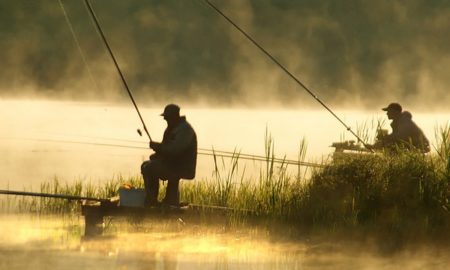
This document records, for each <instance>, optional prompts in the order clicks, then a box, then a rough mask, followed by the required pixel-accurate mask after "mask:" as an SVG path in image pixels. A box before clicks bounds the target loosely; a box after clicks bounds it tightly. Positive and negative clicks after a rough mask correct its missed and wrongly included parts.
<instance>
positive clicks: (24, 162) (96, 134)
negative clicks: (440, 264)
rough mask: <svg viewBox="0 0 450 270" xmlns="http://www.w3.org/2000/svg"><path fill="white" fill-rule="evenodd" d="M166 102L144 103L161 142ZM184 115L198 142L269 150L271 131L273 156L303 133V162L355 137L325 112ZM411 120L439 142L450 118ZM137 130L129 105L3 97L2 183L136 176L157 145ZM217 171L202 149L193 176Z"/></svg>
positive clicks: (366, 116) (190, 110)
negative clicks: (438, 135)
mask: <svg viewBox="0 0 450 270" xmlns="http://www.w3.org/2000/svg"><path fill="white" fill-rule="evenodd" d="M163 106H164V105H160V106H155V107H150V108H146V107H143V108H141V109H142V114H143V116H144V119H145V120H146V123H147V125H148V129H149V132H150V134H151V136H152V138H153V139H154V140H156V141H160V140H161V139H162V134H163V131H164V129H165V127H166V123H165V121H164V120H163V119H162V117H161V116H159V114H160V113H161V111H162V109H163ZM181 113H182V114H184V115H186V117H187V119H188V121H189V122H190V123H191V124H192V125H193V126H194V128H195V130H196V132H197V136H198V141H199V147H200V148H208V149H212V148H214V149H215V150H225V151H236V152H240V153H246V154H257V155H261V156H264V155H265V146H264V145H265V138H266V131H267V133H268V134H269V135H270V136H271V137H272V139H273V140H274V148H275V154H276V157H279V158H284V157H286V158H287V159H291V160H298V154H299V148H300V141H301V140H302V139H303V138H304V139H305V140H306V142H307V152H306V158H305V159H306V161H310V162H321V161H322V160H323V159H327V158H329V154H330V153H332V151H333V150H334V148H331V147H330V145H331V143H332V142H336V141H342V140H355V138H353V137H352V135H351V134H350V133H348V132H346V131H345V128H343V127H342V126H341V125H340V124H339V123H338V122H337V121H336V120H335V119H334V118H333V117H332V116H331V115H330V114H328V113H327V112H324V111H309V110H306V111H304V110H297V111H296V110H262V109H254V110H244V109H215V108H197V107H190V106H189V105H187V106H182V110H181ZM337 113H338V115H339V116H340V117H342V119H343V120H344V121H345V122H346V123H347V124H348V125H350V126H351V127H352V129H353V130H355V131H357V130H359V129H367V130H368V131H371V132H372V133H374V132H375V129H376V126H377V121H378V120H380V121H383V120H386V119H385V118H386V117H385V115H384V113H383V112H382V111H381V110H379V109H377V110H376V111H372V112H370V111H367V112H364V111H337ZM413 119H414V120H415V121H416V122H417V123H418V124H419V125H420V126H421V127H422V128H423V130H424V132H425V134H426V135H427V137H428V138H429V139H430V141H431V142H432V143H434V141H435V140H434V131H435V129H436V127H437V126H439V125H444V124H446V123H447V120H448V119H449V115H447V114H414V112H413ZM137 128H141V129H142V127H141V123H140V122H139V118H138V117H137V114H136V112H135V111H134V110H133V108H132V107H131V106H117V105H114V104H108V103H81V102H78V103H77V102H56V101H50V102H49V101H43V100H41V101H32V100H28V101H24V100H3V101H0V129H1V134H0V149H1V152H2V162H1V163H0V168H1V171H2V179H0V186H1V188H6V187H9V188H11V189H22V188H24V187H25V188H31V187H35V188H36V187H38V186H39V184H40V183H43V182H48V181H51V180H52V179H53V178H55V177H56V178H58V179H59V180H62V181H63V182H64V181H66V182H71V181H75V180H81V181H82V182H92V183H94V184H95V183H100V182H104V181H106V180H109V179H111V178H112V177H118V176H119V175H122V176H124V177H127V176H138V175H140V169H139V168H140V164H141V163H142V161H144V160H146V159H148V156H149V155H150V154H151V153H152V151H151V150H150V149H148V139H147V138H145V137H139V135H138V133H137V132H136V130H137ZM385 128H388V125H387V124H386V125H385ZM369 135H370V136H371V137H372V138H373V136H374V134H369ZM144 136H145V135H144ZM130 147H131V148H130ZM133 147H134V148H133ZM224 162H225V163H224V164H225V167H226V166H227V164H229V162H230V160H229V159H226V158H225V159H224ZM220 163H221V162H220ZM240 164H241V165H240V166H241V169H244V168H245V171H246V176H247V177H248V178H252V177H253V178H255V177H256V176H257V175H258V174H259V170H260V167H261V163H260V162H256V161H250V162H249V161H247V162H244V161H243V160H242V161H241V162H240ZM291 167H292V166H291ZM293 167H294V168H295V166H293ZM213 170H214V163H213V158H212V157H211V156H202V155H199V158H198V167H197V177H196V179H197V180H199V181H202V180H204V179H209V178H211V176H212V172H213ZM226 170H227V169H226Z"/></svg>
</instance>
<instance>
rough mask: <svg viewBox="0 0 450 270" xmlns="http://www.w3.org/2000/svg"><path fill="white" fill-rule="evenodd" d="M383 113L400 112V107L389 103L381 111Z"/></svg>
mask: <svg viewBox="0 0 450 270" xmlns="http://www.w3.org/2000/svg"><path fill="white" fill-rule="evenodd" d="M382 110H383V111H398V112H401V111H402V106H401V105H400V104H398V103H391V104H389V105H388V106H387V107H386V108H383V109H382Z"/></svg>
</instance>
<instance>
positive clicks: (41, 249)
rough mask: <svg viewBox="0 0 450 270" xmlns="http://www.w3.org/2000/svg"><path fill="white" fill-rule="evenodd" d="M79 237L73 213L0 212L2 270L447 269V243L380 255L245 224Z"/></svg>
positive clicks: (142, 226) (123, 227) (133, 227)
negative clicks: (279, 236)
mask: <svg viewBox="0 0 450 270" xmlns="http://www.w3.org/2000/svg"><path fill="white" fill-rule="evenodd" d="M114 224H115V225H114V226H115V228H112V229H111V230H110V233H109V234H106V235H105V236H101V237H97V238H90V239H84V238H82V237H81V236H80V232H81V231H82V226H83V222H82V219H80V218H79V217H77V216H71V217H68V216H66V217H61V216H60V217H56V216H54V217H48V216H47V217H46V216H37V215H11V214H9V215H7V214H3V215H1V216H0V225H1V226H0V228H2V230H0V240H1V241H0V269H77V270H79V269H162V270H172V269H195V270H197V269H380V268H382V269H398V268H400V267H402V268H406V269H446V268H447V266H448V263H450V257H449V255H448V254H450V253H449V252H448V251H449V250H448V249H442V248H440V249H438V248H433V247H420V248H417V247H416V248H414V249H405V250H404V251H400V252H397V253H394V254H382V255H380V254H378V253H376V252H374V249H372V248H371V247H370V245H368V244H367V243H366V242H365V243H357V242H351V241H348V240H342V241H335V239H334V240H332V239H327V238H326V237H325V238H320V237H318V238H314V237H310V238H307V237H305V238H304V239H303V240H295V241H294V240H286V239H284V240H280V239H274V238H273V236H271V235H269V234H267V233H266V232H261V231H257V230H255V229H254V228H247V229H243V228H241V229H240V230H235V231H232V232H231V231H229V232H226V231H225V230H223V228H221V227H220V226H216V227H209V226H206V225H203V226H199V225H192V226H188V227H183V228H181V227H179V226H172V225H173V224H172V225H171V224H170V223H161V222H157V223H155V222H150V221H145V222H144V223H139V224H131V223H128V222H125V221H123V220H122V221H116V222H114Z"/></svg>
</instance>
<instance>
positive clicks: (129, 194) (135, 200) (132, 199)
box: [119, 188, 145, 207]
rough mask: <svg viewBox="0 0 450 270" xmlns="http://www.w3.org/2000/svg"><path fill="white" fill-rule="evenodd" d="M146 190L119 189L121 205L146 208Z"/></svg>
mask: <svg viewBox="0 0 450 270" xmlns="http://www.w3.org/2000/svg"><path fill="white" fill-rule="evenodd" d="M144 203H145V190H144V189H142V188H131V189H128V188H119V205H120V206H129V207H144Z"/></svg>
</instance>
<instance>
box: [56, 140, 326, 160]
mask: <svg viewBox="0 0 450 270" xmlns="http://www.w3.org/2000/svg"><path fill="white" fill-rule="evenodd" d="M60 135H62V136H68V137H72V136H70V135H64V134H60ZM75 136H77V137H83V138H88V139H100V140H108V141H118V142H125V143H133V144H144V143H145V142H142V141H136V140H126V139H117V138H108V137H98V136H87V135H75ZM60 142H69V141H60ZM72 142H73V141H70V142H69V143H72ZM73 143H77V142H73ZM86 144H97V145H100V146H117V147H129V148H138V149H141V148H143V147H139V146H134V145H133V146H125V145H118V144H107V143H90V142H86ZM143 149H144V148H143ZM197 150H198V151H203V152H208V153H209V154H208V155H211V156H212V155H215V156H219V157H234V156H239V158H244V157H246V158H249V159H252V160H257V161H265V160H267V159H270V160H275V161H277V162H280V163H281V162H283V161H287V162H289V164H294V163H295V164H298V161H295V160H289V159H285V158H272V157H267V156H261V155H254V154H245V153H241V152H240V151H237V150H236V151H224V150H218V149H215V148H201V147H199V148H197ZM199 154H201V155H207V154H206V153H201V152H200V153H199ZM303 163H305V164H311V165H312V166H314V165H318V164H316V163H308V162H303Z"/></svg>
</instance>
